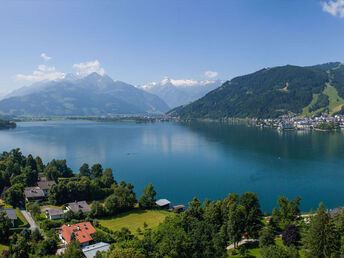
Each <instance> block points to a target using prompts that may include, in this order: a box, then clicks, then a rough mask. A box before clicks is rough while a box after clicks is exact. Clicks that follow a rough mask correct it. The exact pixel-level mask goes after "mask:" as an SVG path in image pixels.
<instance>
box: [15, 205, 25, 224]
mask: <svg viewBox="0 0 344 258" xmlns="http://www.w3.org/2000/svg"><path fill="white" fill-rule="evenodd" d="M15 211H16V215H17V217H18V220H17V226H25V225H27V224H28V222H27V220H26V219H25V218H24V216H23V214H21V212H20V210H19V208H16V210H15Z"/></svg>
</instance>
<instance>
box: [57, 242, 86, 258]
mask: <svg viewBox="0 0 344 258" xmlns="http://www.w3.org/2000/svg"><path fill="white" fill-rule="evenodd" d="M62 257H63V258H83V257H84V253H83V252H82V250H81V247H80V244H79V242H78V241H76V240H72V241H71V242H70V244H69V245H67V248H66V250H65V252H64V254H63V256H62Z"/></svg>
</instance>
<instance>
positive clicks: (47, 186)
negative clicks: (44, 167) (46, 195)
mask: <svg viewBox="0 0 344 258" xmlns="http://www.w3.org/2000/svg"><path fill="white" fill-rule="evenodd" d="M55 184H56V183H55V181H40V182H37V185H38V187H39V188H41V189H42V190H50V188H51V187H52V186H53V185H55Z"/></svg>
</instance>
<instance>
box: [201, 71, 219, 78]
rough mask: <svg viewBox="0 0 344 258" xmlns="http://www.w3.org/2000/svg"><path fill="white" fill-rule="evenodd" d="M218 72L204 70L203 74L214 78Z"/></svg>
mask: <svg viewBox="0 0 344 258" xmlns="http://www.w3.org/2000/svg"><path fill="white" fill-rule="evenodd" d="M218 74H219V73H218V72H213V71H206V72H205V73H204V75H205V76H207V77H208V78H214V77H216V76H217V75H218Z"/></svg>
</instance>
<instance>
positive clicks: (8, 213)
mask: <svg viewBox="0 0 344 258" xmlns="http://www.w3.org/2000/svg"><path fill="white" fill-rule="evenodd" d="M2 211H4V212H5V213H6V217H7V218H9V219H10V220H16V219H18V217H17V214H16V211H15V210H14V209H11V208H5V209H0V212H2Z"/></svg>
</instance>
